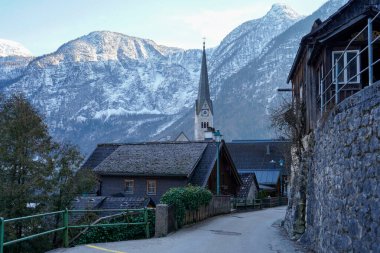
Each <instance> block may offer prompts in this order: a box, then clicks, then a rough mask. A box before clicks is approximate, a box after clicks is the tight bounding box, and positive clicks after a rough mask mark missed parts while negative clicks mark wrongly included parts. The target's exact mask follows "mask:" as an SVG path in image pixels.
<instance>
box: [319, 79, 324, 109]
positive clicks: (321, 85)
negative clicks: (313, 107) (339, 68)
mask: <svg viewBox="0 0 380 253" xmlns="http://www.w3.org/2000/svg"><path fill="white" fill-rule="evenodd" d="M319 85H320V89H321V91H320V93H321V116H322V113H323V102H324V101H323V92H324V90H323V81H322V80H321V83H320V84H319Z"/></svg>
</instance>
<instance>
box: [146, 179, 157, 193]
mask: <svg viewBox="0 0 380 253" xmlns="http://www.w3.org/2000/svg"><path fill="white" fill-rule="evenodd" d="M147 194H148V195H156V180H147Z"/></svg>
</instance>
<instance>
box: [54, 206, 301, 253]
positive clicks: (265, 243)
mask: <svg viewBox="0 0 380 253" xmlns="http://www.w3.org/2000/svg"><path fill="white" fill-rule="evenodd" d="M284 215H285V207H277V208H271V209H265V210H261V211H254V212H246V213H234V214H229V215H223V216H218V217H214V218H211V219H208V220H206V221H204V222H201V223H198V224H196V225H193V226H190V227H186V228H183V229H181V230H180V231H178V232H176V233H173V234H171V235H169V236H167V237H164V238H153V239H149V240H134V241H124V242H114V243H99V244H91V245H83V246H78V247H74V248H70V249H57V250H54V251H51V252H50V253H102V252H103V253H104V252H114V253H151V252H160V253H214V252H215V253H230V252H233V253H240V252H247V253H267V252H268V253H273V252H276V253H292V252H299V253H300V252H304V251H302V249H301V248H300V247H299V246H298V245H295V243H294V242H292V241H289V240H288V239H287V238H286V237H285V236H284V233H283V231H282V230H281V228H280V227H279V220H280V219H282V218H283V217H284Z"/></svg>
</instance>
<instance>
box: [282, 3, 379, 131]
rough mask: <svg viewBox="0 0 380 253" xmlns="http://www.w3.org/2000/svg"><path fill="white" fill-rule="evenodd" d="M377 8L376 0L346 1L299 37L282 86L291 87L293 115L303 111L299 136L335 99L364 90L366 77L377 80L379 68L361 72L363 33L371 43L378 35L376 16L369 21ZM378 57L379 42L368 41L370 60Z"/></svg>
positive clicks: (364, 57) (366, 58)
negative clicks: (369, 27) (284, 83)
mask: <svg viewBox="0 0 380 253" xmlns="http://www.w3.org/2000/svg"><path fill="white" fill-rule="evenodd" d="M379 8H380V0H350V1H348V3H347V4H345V5H344V6H343V7H341V8H340V9H339V10H338V11H337V12H336V13H334V14H333V15H332V16H330V17H329V18H328V19H327V20H325V21H323V22H322V21H321V20H319V19H318V20H316V21H315V22H314V25H313V26H312V27H311V32H310V33H309V34H307V35H306V36H304V37H303V38H302V40H301V44H300V47H299V49H298V52H297V55H296V58H295V61H294V63H293V66H292V68H291V71H290V74H289V77H288V82H291V84H292V91H293V104H294V105H295V106H296V108H297V109H298V111H301V108H304V117H305V121H306V122H305V134H307V133H309V132H310V131H311V130H312V129H314V128H315V127H316V123H317V121H318V119H319V118H320V117H321V116H322V115H323V113H324V112H326V111H329V110H330V109H331V108H333V107H334V105H335V104H336V100H337V102H338V103H339V102H341V101H343V100H344V99H345V98H346V97H348V96H351V95H352V94H354V93H356V92H358V91H359V90H361V89H363V88H364V87H365V86H368V85H369V83H371V82H370V78H373V82H376V81H378V80H379V79H380V75H379V73H380V64H376V65H374V66H373V68H374V69H373V73H374V74H373V75H371V76H370V78H369V72H368V70H367V68H368V66H369V64H368V62H369V52H368V47H367V46H368V38H369V36H368V34H370V36H372V37H373V40H376V39H377V38H378V37H379V36H380V17H377V18H376V19H374V18H375V17H376V15H377V14H378V13H379ZM369 19H373V21H372V22H370V24H371V26H372V33H371V32H368V28H366V26H367V24H368V23H369ZM378 59H380V40H377V41H376V42H375V43H373V61H372V62H376V61H377V60H378ZM336 73H337V74H336ZM336 76H337V78H336ZM336 80H338V81H336ZM337 83H338V85H336V84H337ZM336 90H338V92H336ZM336 94H338V96H335V95H336Z"/></svg>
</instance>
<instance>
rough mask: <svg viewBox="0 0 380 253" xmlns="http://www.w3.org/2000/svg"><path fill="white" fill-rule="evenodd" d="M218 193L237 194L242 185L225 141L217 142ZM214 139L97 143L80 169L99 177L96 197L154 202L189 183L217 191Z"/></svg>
mask: <svg viewBox="0 0 380 253" xmlns="http://www.w3.org/2000/svg"><path fill="white" fill-rule="evenodd" d="M219 156H220V182H221V193H222V194H229V195H236V194H237V193H238V190H239V188H240V186H241V184H242V181H241V179H240V176H239V174H238V172H237V169H236V168H235V165H234V163H233V161H232V159H231V156H230V154H229V151H228V148H227V145H226V144H225V142H224V141H222V142H221V143H220V153H219ZM216 167H217V144H216V143H215V142H148V143H134V144H99V145H98V146H97V147H96V149H95V150H94V151H93V153H92V154H91V155H90V156H89V158H88V159H87V161H86V162H85V163H84V164H83V166H82V168H91V169H92V170H93V171H94V172H95V173H96V174H97V176H98V178H99V189H98V192H97V194H98V195H99V196H113V195H118V194H123V195H125V196H130V197H150V198H151V199H152V200H153V201H154V202H155V203H156V204H157V203H159V201H160V198H161V196H162V195H163V194H164V193H165V192H166V191H167V190H168V189H169V188H172V187H179V186H186V185H188V184H192V185H198V186H202V187H206V188H207V189H209V190H211V191H212V192H213V193H215V192H216Z"/></svg>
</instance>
